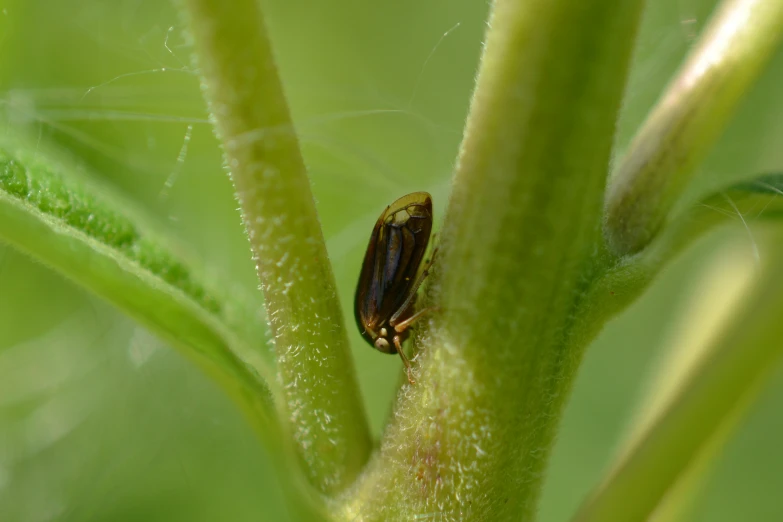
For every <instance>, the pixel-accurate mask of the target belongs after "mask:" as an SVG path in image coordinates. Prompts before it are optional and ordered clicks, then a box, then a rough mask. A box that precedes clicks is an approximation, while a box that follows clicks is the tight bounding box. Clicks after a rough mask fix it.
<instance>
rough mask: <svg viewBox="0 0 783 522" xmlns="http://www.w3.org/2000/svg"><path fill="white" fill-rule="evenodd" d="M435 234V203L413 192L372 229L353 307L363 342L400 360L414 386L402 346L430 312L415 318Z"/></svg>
mask: <svg viewBox="0 0 783 522" xmlns="http://www.w3.org/2000/svg"><path fill="white" fill-rule="evenodd" d="M431 231H432V198H431V197H430V195H429V194H427V193H426V192H413V193H411V194H408V195H407V196H403V197H401V198H400V199H398V200H397V201H395V202H394V203H392V204H391V205H389V206H388V207H386V210H384V211H383V212H382V213H381V216H380V217H379V218H378V221H377V222H376V223H375V227H374V228H373V229H372V235H370V243H369V245H367V252H366V253H365V254H364V262H363V263H362V271H361V273H360V274H359V284H358V285H357V287H356V297H355V302H354V313H355V315H356V324H357V325H358V326H359V330H360V331H361V332H362V337H364V338H365V339H366V340H367V342H369V343H370V344H371V345H372V346H373V347H374V348H375V349H376V350H378V351H380V352H383V353H388V354H394V353H398V354H400V357H401V358H402V362H403V363H405V368H406V370H407V374H408V381H410V383H411V384H414V381H413V379H412V378H411V363H410V361H409V360H408V358H407V357H406V356H405V352H403V350H402V343H403V342H404V341H405V339H407V337H408V335H409V334H410V332H409V331H408V327H410V326H411V324H413V323H414V322H415V321H416V320H417V319H418V318H419V317H421V316H422V314H424V313H426V312H429V311H430V310H431V309H430V308H427V309H424V310H421V311H419V312H416V313H414V305H415V303H416V291H417V290H418V289H419V286H421V283H422V282H423V281H424V279H425V278H426V277H427V274H428V273H429V268H430V266H431V265H432V259H430V260H429V261H426V262H424V253H425V251H426V250H427V245H428V244H429V242H430V232H431ZM433 257H434V253H433ZM422 268H423V269H422ZM420 269H422V270H420Z"/></svg>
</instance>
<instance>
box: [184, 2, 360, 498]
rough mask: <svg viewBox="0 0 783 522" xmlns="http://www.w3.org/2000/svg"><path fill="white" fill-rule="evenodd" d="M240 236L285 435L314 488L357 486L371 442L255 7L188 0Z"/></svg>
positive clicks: (296, 148)
mask: <svg viewBox="0 0 783 522" xmlns="http://www.w3.org/2000/svg"><path fill="white" fill-rule="evenodd" d="M184 5H185V13H186V14H187V15H188V19H189V25H190V30H191V32H192V36H193V40H194V43H195V50H196V57H197V61H198V63H199V66H200V67H201V74H202V78H203V84H204V87H205V96H206V99H207V101H208V102H209V106H210V110H211V113H212V116H213V118H214V119H215V123H216V129H217V133H218V136H219V138H220V140H221V142H222V144H223V148H224V152H225V156H226V164H227V166H228V169H229V171H230V173H231V179H232V181H233V183H234V186H235V188H236V194H237V199H238V200H239V203H240V206H241V211H242V219H243V221H244V223H245V227H246V228H247V232H248V237H249V239H250V245H251V249H252V251H253V257H254V259H255V262H256V267H257V271H258V277H259V279H260V281H261V288H262V289H263V291H264V298H265V301H266V308H267V316H268V317H269V318H270V325H271V328H272V332H273V334H274V339H275V350H276V352H277V362H278V370H279V380H280V385H281V389H282V393H283V394H284V402H285V409H286V414H287V416H288V421H289V423H290V430H291V432H292V435H293V437H294V439H295V441H296V445H297V449H298V451H299V454H300V456H301V458H302V461H303V463H304V466H305V469H306V472H307V474H308V476H309V478H310V480H311V481H312V483H313V484H314V485H315V486H316V487H317V488H318V489H319V490H320V491H322V492H327V493H328V492H334V491H337V490H339V489H341V488H343V487H344V486H345V485H347V484H349V483H350V482H352V481H353V479H354V478H355V477H356V475H357V474H358V473H359V471H360V470H361V468H362V466H363V465H364V463H365V462H366V461H367V458H368V456H369V453H370V448H371V441H370V436H369V432H368V428H367V422H366V419H365V414H364V411H363V407H362V404H361V400H360V394H359V390H358V385H357V383H356V378H355V373H354V370H353V363H352V361H351V358H350V353H349V349H348V348H349V347H348V340H347V336H346V333H345V329H344V325H343V317H342V314H341V311H340V306H339V302H338V299H337V293H336V290H335V282H334V276H333V274H332V271H331V267H330V265H329V261H328V259H327V254H326V247H325V244H324V240H323V235H322V233H321V229H320V226H319V222H318V216H317V215H316V210H315V204H314V201H313V195H312V192H311V190H310V184H309V181H308V179H307V173H306V170H305V166H304V162H303V160H302V156H301V153H300V150H299V143H298V140H297V136H296V133H295V131H294V127H293V123H292V121H291V117H290V113H289V110H288V107H287V104H286V101H285V97H284V94H283V90H282V85H281V82H280V79H279V77H278V74H277V68H276V66H275V62H274V58H273V55H272V49H271V47H270V43H269V40H268V37H267V34H266V29H265V25H264V20H263V17H262V13H261V11H260V7H259V3H258V2H257V1H256V0H236V1H232V2H226V1H224V0H185V1H184Z"/></svg>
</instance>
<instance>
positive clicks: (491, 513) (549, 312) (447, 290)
mask: <svg viewBox="0 0 783 522" xmlns="http://www.w3.org/2000/svg"><path fill="white" fill-rule="evenodd" d="M641 7H642V2H641V1H623V2H619V3H617V2H603V1H601V0H594V1H582V2H576V3H575V2H571V1H568V0H526V1H518V0H498V1H496V2H495V3H494V8H493V13H492V18H491V22H490V24H489V26H490V28H491V29H490V30H489V33H488V35H487V40H486V46H485V53H484V56H483V59H482V64H481V69H480V72H479V77H478V84H477V87H476V92H475V95H474V98H473V102H472V106H471V112H470V116H469V119H468V123H467V128H466V132H465V139H464V141H463V144H462V150H461V152H460V157H459V162H458V167H457V172H456V177H455V180H454V186H453V195H452V199H451V201H450V203H449V208H448V211H447V215H446V218H445V223H444V228H443V232H442V235H441V249H442V253H441V254H439V257H438V260H437V261H436V264H435V272H434V273H433V276H432V277H433V279H432V281H431V292H430V294H431V297H432V302H433V303H434V304H435V305H437V306H439V307H440V312H438V313H436V314H435V315H434V317H433V319H432V321H431V327H430V328H429V330H427V331H426V332H424V335H423V336H422V343H421V344H422V349H421V351H420V352H419V356H418V360H417V363H418V369H417V379H416V381H417V384H416V385H415V386H411V387H409V386H405V387H404V389H403V392H402V393H401V395H400V398H399V401H398V404H397V407H396V411H395V416H394V420H393V422H392V423H391V426H390V427H389V428H388V430H387V433H386V434H385V437H384V440H383V443H382V447H381V452H380V455H379V456H378V458H377V459H375V460H374V461H373V462H372V464H371V467H370V471H369V472H368V473H367V474H366V475H364V476H363V478H364V480H363V481H362V483H361V484H360V485H359V487H358V488H357V489H356V491H354V492H353V494H352V495H351V496H350V498H348V500H347V502H346V504H345V505H344V510H345V511H344V514H345V516H346V517H347V518H350V519H352V517H358V518H361V519H363V520H390V519H396V520H413V519H414V517H416V516H418V517H422V518H424V517H425V516H431V517H433V518H434V517H435V516H436V515H437V516H439V517H440V519H441V520H506V519H511V518H514V519H517V520H519V519H520V516H521V520H531V519H532V517H533V515H534V513H535V510H536V501H537V498H538V493H539V489H540V484H541V476H542V470H543V468H544V465H545V462H546V459H547V456H548V454H549V449H550V447H551V444H552V440H553V438H554V434H555V430H556V426H557V423H558V420H559V418H560V414H561V411H562V406H563V403H564V401H565V398H566V397H567V395H568V392H569V390H570V387H571V381H572V378H573V375H574V371H575V368H576V366H577V364H578V361H579V359H580V356H581V352H582V349H583V347H584V346H585V344H586V343H587V342H588V340H589V339H587V338H584V337H580V338H578V339H577V338H571V337H570V336H569V334H570V333H571V332H572V330H571V327H572V326H573V322H574V314H575V311H576V309H577V307H578V305H579V303H580V301H581V299H582V297H583V291H584V290H585V287H586V285H588V284H589V281H590V280H591V278H592V277H594V276H595V272H596V265H597V263H598V262H597V261H596V259H597V256H598V255H599V253H600V250H601V249H600V244H601V242H602V238H601V227H600V223H601V211H602V203H603V194H604V187H605V179H606V166H607V164H608V160H609V153H610V148H611V143H612V139H613V132H614V123H615V121H616V118H617V113H618V109H619V105H620V99H621V96H622V92H623V87H624V84H625V79H626V75H627V69H628V62H629V57H630V56H629V55H630V50H631V48H632V43H633V39H634V36H635V32H636V27H637V24H638V20H639V15H640V11H641ZM390 484H394V487H393V488H392V487H390V486H389V485H390ZM520 514H521V515H520Z"/></svg>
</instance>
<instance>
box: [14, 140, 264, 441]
mask: <svg viewBox="0 0 783 522" xmlns="http://www.w3.org/2000/svg"><path fill="white" fill-rule="evenodd" d="M80 170H81V169H80V168H79V167H77V166H75V165H74V164H73V163H72V162H71V161H68V160H67V159H65V158H63V157H60V156H57V155H56V154H54V153H47V152H46V151H45V147H44V146H42V145H41V144H36V145H35V146H32V145H29V144H28V143H25V142H24V141H10V140H5V141H3V142H2V143H0V239H2V240H3V241H5V242H8V243H10V244H11V245H13V246H15V247H16V248H18V249H20V250H22V251H24V252H26V253H27V254H29V255H30V256H32V257H33V258H35V259H37V260H39V261H41V262H43V263H45V264H46V265H48V266H49V267H51V268H52V269H54V270H56V271H58V272H60V273H61V274H63V275H64V276H66V277H68V278H69V279H71V280H73V281H75V282H77V283H78V284H80V285H82V286H84V287H86V288H88V289H89V290H91V291H92V292H94V293H95V294H97V295H99V296H101V297H103V298H104V299H106V300H108V301H109V302H111V303H112V304H114V305H115V306H117V307H118V308H119V309H121V310H123V311H124V312H126V313H127V314H128V315H130V316H131V317H133V318H135V319H136V320H138V321H139V322H140V323H142V324H143V325H145V326H146V327H147V328H149V329H150V330H152V331H153V332H155V333H157V334H158V335H160V336H161V337H162V338H163V339H165V340H166V341H168V342H169V343H171V344H172V345H173V346H174V347H176V348H177V349H179V351H180V352H182V353H183V354H184V355H185V356H187V357H188V358H190V359H191V360H192V361H194V362H195V363H196V364H198V365H199V366H200V367H201V368H202V369H204V370H205V371H206V372H207V373H208V374H210V375H211V376H212V377H213V378H215V379H217V380H218V382H219V383H220V384H221V385H222V386H223V387H224V389H225V390H226V391H227V392H229V394H230V395H231V396H232V397H233V398H234V399H235V400H236V401H237V403H238V404H239V405H240V406H241V407H242V409H243V410H244V412H245V413H246V414H247V415H248V418H249V420H250V422H251V424H252V425H253V427H254V428H255V429H256V432H257V433H258V435H259V436H260V437H261V438H262V439H264V440H266V441H267V442H269V443H271V444H279V433H278V430H279V427H278V425H277V420H276V414H275V408H274V404H273V399H272V395H271V391H270V389H269V388H268V386H267V384H266V382H265V380H264V378H263V377H269V375H270V374H271V368H270V367H269V364H268V361H267V359H268V357H267V356H266V355H265V354H264V352H265V351H266V348H265V346H264V344H265V343H264V334H263V331H262V330H260V329H259V328H257V327H256V329H255V330H254V329H253V328H252V327H247V326H245V327H240V326H239V325H241V324H243V323H249V324H256V325H257V324H258V323H259V322H258V321H257V320H256V321H249V320H248V317H253V316H254V315H256V313H255V312H256V311H255V309H254V308H253V305H254V303H253V302H252V300H250V301H242V300H239V299H237V298H234V299H233V300H229V299H226V298H224V297H223V296H220V295H218V294H216V293H214V292H213V291H211V290H208V289H207V288H206V287H205V286H204V285H203V284H202V283H201V282H200V281H199V279H198V277H197V275H196V273H195V272H194V271H193V269H191V268H190V267H189V265H188V264H186V262H185V261H183V260H182V258H181V256H177V255H175V254H174V253H173V251H172V249H171V242H170V241H167V240H165V239H164V238H163V237H162V236H161V235H158V234H155V233H154V232H153V231H152V230H151V229H150V227H149V226H145V225H143V224H142V222H143V220H142V219H141V218H140V217H139V216H138V215H136V214H134V213H133V212H132V211H131V210H130V209H129V208H128V205H127V203H124V202H122V201H120V200H119V199H118V198H116V197H112V196H110V195H109V194H108V193H107V191H106V190H105V189H104V190H101V191H100V192H99V191H98V188H97V187H95V186H91V184H90V183H88V181H87V180H86V179H85V178H84V177H83V176H82V172H80ZM253 333H255V335H257V336H256V337H255V339H252V340H249V339H251V338H250V336H251V335H253Z"/></svg>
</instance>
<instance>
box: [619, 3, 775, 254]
mask: <svg viewBox="0 0 783 522" xmlns="http://www.w3.org/2000/svg"><path fill="white" fill-rule="evenodd" d="M781 37H783V2H780V1H778V0H726V1H724V2H723V3H722V4H721V6H720V7H719V8H718V9H717V11H716V12H715V14H714V15H713V17H712V20H711V21H710V23H709V25H708V27H707V28H705V30H704V34H703V36H702V37H701V39H700V40H699V42H698V44H697V45H696V47H695V48H694V50H693V52H692V53H691V55H690V57H689V58H688V60H687V61H686V62H685V64H684V65H683V66H682V69H681V70H680V72H679V73H678V75H677V77H675V79H674V80H673V81H672V83H671V84H670V86H669V88H668V90H667V91H666V92H665V93H664V94H663V96H662V97H661V99H660V101H659V102H658V104H657V105H656V107H655V108H654V109H653V110H652V112H651V113H650V115H649V116H648V117H647V120H646V121H645V123H644V125H643V126H642V128H641V130H640V131H639V132H638V134H637V135H636V137H635V138H634V140H633V142H632V143H631V146H630V148H629V150H628V151H627V153H626V154H625V156H624V157H623V158H622V159H621V160H620V162H619V165H618V167H617V170H616V173H615V175H614V177H613V179H612V182H611V184H610V186H609V189H608V195H607V201H606V226H605V231H606V237H607V241H608V243H609V246H610V248H611V250H612V251H613V252H615V253H616V254H617V255H625V254H634V253H636V252H639V251H640V250H642V249H643V248H644V247H645V246H647V244H648V243H649V242H650V241H652V239H653V238H654V237H655V236H656V234H657V233H658V232H659V231H660V229H661V227H662V226H663V225H664V223H665V221H666V218H667V216H668V214H669V211H670V209H671V208H672V207H673V205H674V204H675V203H676V202H677V200H678V199H679V197H680V196H681V194H682V191H683V190H684V188H685V187H686V185H687V183H688V181H689V180H690V179H691V178H692V177H693V175H694V173H695V172H696V169H697V167H698V166H699V164H700V163H701V161H702V159H704V157H705V156H706V154H707V152H708V151H709V149H710V147H711V145H712V144H713V143H714V141H715V140H716V139H717V138H718V137H719V136H720V133H721V132H722V130H723V128H724V127H725V125H726V124H727V123H728V121H729V120H730V118H731V116H732V115H733V113H734V110H735V109H736V107H737V106H738V105H739V103H740V101H741V100H742V98H743V95H744V94H746V93H747V92H748V90H749V88H750V86H751V85H753V83H754V82H755V80H756V78H757V77H758V76H759V74H760V73H761V71H762V70H763V69H764V66H765V65H766V63H767V61H768V60H769V58H770V57H771V56H772V54H773V52H774V51H775V49H776V48H777V46H778V44H779V43H780V40H781Z"/></svg>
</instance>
